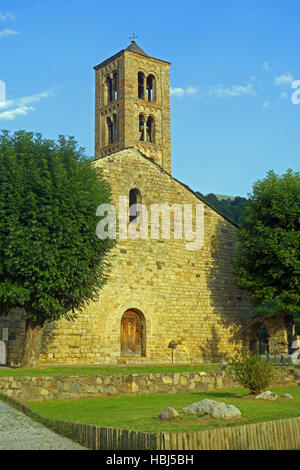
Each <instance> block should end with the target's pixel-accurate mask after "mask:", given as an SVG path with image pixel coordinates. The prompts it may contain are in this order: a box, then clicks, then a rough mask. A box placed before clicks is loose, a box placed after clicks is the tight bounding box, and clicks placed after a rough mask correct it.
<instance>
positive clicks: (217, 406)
mask: <svg viewBox="0 0 300 470" xmlns="http://www.w3.org/2000/svg"><path fill="white" fill-rule="evenodd" d="M182 411H183V412H184V413H191V414H194V415H198V416H201V415H204V414H208V415H210V416H212V417H213V418H218V419H230V418H236V417H239V416H241V412H240V410H239V409H238V408H236V407H235V406H233V405H226V404H225V403H223V402H219V401H214V400H209V399H205V400H201V401H198V402H196V403H192V404H191V405H189V406H186V407H185V408H183V409H182Z"/></svg>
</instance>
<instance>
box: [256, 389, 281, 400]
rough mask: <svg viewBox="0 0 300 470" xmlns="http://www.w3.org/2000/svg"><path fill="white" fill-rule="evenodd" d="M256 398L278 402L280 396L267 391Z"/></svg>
mask: <svg viewBox="0 0 300 470" xmlns="http://www.w3.org/2000/svg"><path fill="white" fill-rule="evenodd" d="M255 398H258V399H259V400H277V398H278V396H277V393H275V392H271V391H270V390H267V391H266V392H263V393H261V394H260V395H257V397H255Z"/></svg>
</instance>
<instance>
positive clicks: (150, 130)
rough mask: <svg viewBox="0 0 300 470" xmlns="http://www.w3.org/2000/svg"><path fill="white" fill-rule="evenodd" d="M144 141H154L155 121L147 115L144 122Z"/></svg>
mask: <svg viewBox="0 0 300 470" xmlns="http://www.w3.org/2000/svg"><path fill="white" fill-rule="evenodd" d="M146 141H147V142H151V143H154V142H155V121H154V118H153V117H152V116H149V117H148V119H147V124H146Z"/></svg>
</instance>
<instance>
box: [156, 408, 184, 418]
mask: <svg viewBox="0 0 300 470" xmlns="http://www.w3.org/2000/svg"><path fill="white" fill-rule="evenodd" d="M178 416H179V414H178V412H177V411H176V410H175V409H174V408H171V407H168V408H165V409H164V410H162V412H161V413H160V414H159V416H158V419H159V420H162V421H169V420H170V419H175V418H178Z"/></svg>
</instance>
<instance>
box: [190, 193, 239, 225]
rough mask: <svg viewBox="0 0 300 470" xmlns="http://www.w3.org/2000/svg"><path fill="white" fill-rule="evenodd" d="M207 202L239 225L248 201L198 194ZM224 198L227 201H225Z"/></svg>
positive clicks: (211, 194)
mask: <svg viewBox="0 0 300 470" xmlns="http://www.w3.org/2000/svg"><path fill="white" fill-rule="evenodd" d="M197 194H199V196H201V197H202V198H203V199H204V200H205V201H207V202H208V204H210V205H211V206H213V207H214V208H215V209H217V210H218V211H219V212H221V213H222V214H223V215H224V216H225V217H227V219H230V220H232V222H234V223H235V224H237V225H238V224H239V221H240V220H241V217H242V215H243V213H244V207H245V203H246V201H247V199H246V198H244V197H239V196H237V197H232V198H231V197H226V196H217V195H216V194H213V193H210V194H206V195H204V194H201V193H199V192H198V193H197ZM223 197H224V198H225V197H226V199H223Z"/></svg>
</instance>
